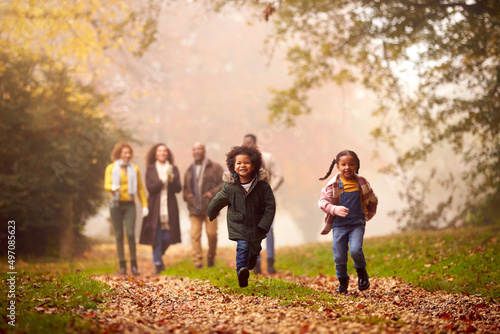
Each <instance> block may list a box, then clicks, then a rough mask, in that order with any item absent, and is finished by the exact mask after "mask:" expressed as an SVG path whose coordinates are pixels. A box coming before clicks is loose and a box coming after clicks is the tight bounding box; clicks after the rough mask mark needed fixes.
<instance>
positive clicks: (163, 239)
mask: <svg viewBox="0 0 500 334" xmlns="http://www.w3.org/2000/svg"><path fill="white" fill-rule="evenodd" d="M169 245H170V233H169V231H168V230H162V229H161V223H160V222H158V229H157V230H156V244H155V245H154V246H153V264H154V265H155V266H161V265H162V264H163V261H162V259H161V257H162V255H163V254H165V251H166V250H167V248H168V246H169Z"/></svg>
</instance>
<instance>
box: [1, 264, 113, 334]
mask: <svg viewBox="0 0 500 334" xmlns="http://www.w3.org/2000/svg"><path fill="white" fill-rule="evenodd" d="M9 277H12V275H9V274H2V275H1V279H2V285H1V286H0V290H1V292H0V293H1V294H2V296H5V298H3V299H2V301H1V307H2V309H4V310H6V309H7V307H9V303H10V300H13V299H12V298H7V297H8V294H9V291H10V287H9V284H7V278H9ZM15 277H16V283H15V289H16V292H15V294H16V297H15V301H16V303H15V309H16V315H15V318H16V321H17V322H16V326H15V327H13V326H11V325H9V323H8V322H9V321H11V319H8V320H7V321H4V322H2V323H1V324H0V328H1V329H6V330H12V329H14V328H15V329H16V330H18V331H21V332H22V331H26V332H29V333H49V332H50V333H70V332H72V331H73V330H72V327H74V326H76V327H75V328H79V330H81V329H83V328H87V329H89V328H91V327H92V326H93V323H92V322H91V321H90V320H89V321H86V320H83V319H82V318H80V317H78V316H76V317H75V316H74V315H72V313H73V311H74V310H82V309H84V310H88V309H96V308H97V306H98V304H99V303H100V302H102V300H103V297H102V295H103V293H104V292H107V291H109V287H108V286H107V285H105V284H103V283H101V282H98V281H96V280H93V279H91V278H90V277H89V276H88V275H86V274H82V273H67V274H60V275H57V276H54V275H52V274H51V273H30V274H27V273H21V274H18V275H15Z"/></svg>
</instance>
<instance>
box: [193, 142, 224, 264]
mask: <svg viewBox="0 0 500 334" xmlns="http://www.w3.org/2000/svg"><path fill="white" fill-rule="evenodd" d="M193 158H194V162H193V163H192V164H191V165H190V166H189V168H188V169H187V170H186V174H185V175H184V191H183V195H184V200H185V201H186V202H187V207H188V211H189V217H190V220H191V243H192V245H193V262H194V266H195V267H196V268H202V267H203V252H202V248H201V234H202V230H203V223H205V230H206V234H207V238H208V254H207V266H208V267H213V266H214V264H215V255H216V249H217V219H214V220H213V221H210V220H209V219H208V216H207V207H208V203H210V201H211V200H212V198H213V197H214V196H215V195H216V194H217V193H218V192H219V191H220V190H221V189H222V173H223V169H222V166H221V165H219V164H217V163H215V162H213V161H211V160H210V159H208V158H207V157H206V150H205V145H203V144H202V143H200V142H196V143H194V144H193Z"/></svg>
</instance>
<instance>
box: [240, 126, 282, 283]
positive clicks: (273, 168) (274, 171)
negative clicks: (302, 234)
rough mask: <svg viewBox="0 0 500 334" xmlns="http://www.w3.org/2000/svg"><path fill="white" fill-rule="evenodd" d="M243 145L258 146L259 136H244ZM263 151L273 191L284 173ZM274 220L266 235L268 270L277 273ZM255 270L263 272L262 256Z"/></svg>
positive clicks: (278, 185)
mask: <svg viewBox="0 0 500 334" xmlns="http://www.w3.org/2000/svg"><path fill="white" fill-rule="evenodd" d="M243 145H254V146H257V137H256V136H255V135H254V134H251V133H249V134H247V135H245V137H244V138H243ZM260 152H261V153H262V167H263V168H265V169H266V170H267V173H268V174H269V185H270V186H271V189H272V191H273V193H275V192H276V190H278V188H279V187H280V186H281V184H282V183H283V173H282V172H281V168H280V166H279V165H278V163H277V162H276V160H274V157H273V155H272V154H271V153H269V152H263V151H260ZM273 226H274V222H273V224H272V225H271V229H270V230H269V232H268V233H267V236H266V252H267V272H268V273H270V274H274V273H276V269H275V268H274V232H273ZM254 272H255V273H256V274H259V273H260V272H261V269H260V256H259V259H258V260H257V265H256V266H255V269H254Z"/></svg>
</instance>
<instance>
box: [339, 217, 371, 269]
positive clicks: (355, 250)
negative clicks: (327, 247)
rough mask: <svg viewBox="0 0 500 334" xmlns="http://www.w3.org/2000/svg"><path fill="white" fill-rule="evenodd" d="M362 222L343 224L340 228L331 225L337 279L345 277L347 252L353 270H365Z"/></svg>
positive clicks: (363, 226)
mask: <svg viewBox="0 0 500 334" xmlns="http://www.w3.org/2000/svg"><path fill="white" fill-rule="evenodd" d="M365 225H366V223H365V222H364V221H363V220H357V221H354V222H349V223H343V224H342V225H341V226H335V222H334V224H333V229H332V232H333V247H332V249H333V256H334V261H335V269H336V271H337V277H338V278H345V277H348V276H349V275H347V251H348V250H350V252H351V257H352V259H353V260H354V268H365V267H366V261H365V255H364V253H363V237H364V235H365Z"/></svg>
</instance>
